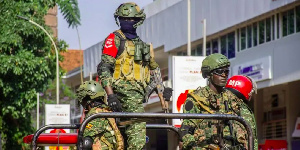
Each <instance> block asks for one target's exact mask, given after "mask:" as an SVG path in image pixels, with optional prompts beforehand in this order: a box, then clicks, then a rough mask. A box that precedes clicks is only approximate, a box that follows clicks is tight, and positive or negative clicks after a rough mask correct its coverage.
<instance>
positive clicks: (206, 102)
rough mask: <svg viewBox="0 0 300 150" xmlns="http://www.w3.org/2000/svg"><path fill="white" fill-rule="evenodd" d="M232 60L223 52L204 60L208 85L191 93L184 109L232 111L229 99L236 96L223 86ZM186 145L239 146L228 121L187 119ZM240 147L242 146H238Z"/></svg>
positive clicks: (184, 127)
mask: <svg viewBox="0 0 300 150" xmlns="http://www.w3.org/2000/svg"><path fill="white" fill-rule="evenodd" d="M229 66H230V62H229V60H228V59H227V57H226V56H224V55H222V54H217V53H216V54H211V55H209V56H207V57H206V58H205V59H204V60H203V61H202V67H201V71H202V76H203V78H208V82H209V83H208V86H205V87H199V88H197V89H196V90H195V91H193V92H191V93H189V94H188V96H187V99H186V101H185V104H184V106H183V112H184V113H200V114H216V113H219V114H225V113H231V112H230V109H228V108H227V107H230V106H229V105H228V104H227V102H228V101H230V99H232V97H230V96H229V95H226V93H225V92H224V90H223V87H224V86H225V84H226V81H227V78H228V73H229V69H228V68H229ZM180 135H181V140H182V141H183V145H182V147H183V149H197V150H198V149H218V148H229V149H233V148H235V147H234V146H233V145H236V144H235V143H233V141H232V140H224V137H225V136H229V137H232V138H234V137H233V136H234V135H233V134H232V132H231V129H230V126H229V125H228V123H227V121H219V120H204V119H184V120H183V123H182V125H181V128H180ZM236 147H238V146H236Z"/></svg>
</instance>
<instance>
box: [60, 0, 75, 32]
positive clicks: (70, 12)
mask: <svg viewBox="0 0 300 150" xmlns="http://www.w3.org/2000/svg"><path fill="white" fill-rule="evenodd" d="M57 3H58V5H59V6H60V10H61V13H62V14H63V16H64V19H66V20H67V22H69V27H72V28H74V27H78V25H80V11H79V8H78V1H77V0H61V1H59V2H57Z"/></svg>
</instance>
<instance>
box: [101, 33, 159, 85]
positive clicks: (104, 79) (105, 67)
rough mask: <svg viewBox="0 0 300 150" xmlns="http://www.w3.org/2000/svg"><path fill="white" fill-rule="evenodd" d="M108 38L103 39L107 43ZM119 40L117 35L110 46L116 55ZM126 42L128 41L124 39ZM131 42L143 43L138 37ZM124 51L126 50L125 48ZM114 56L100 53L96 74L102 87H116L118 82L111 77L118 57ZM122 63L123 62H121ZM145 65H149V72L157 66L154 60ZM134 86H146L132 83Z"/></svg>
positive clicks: (119, 44)
mask: <svg viewBox="0 0 300 150" xmlns="http://www.w3.org/2000/svg"><path fill="white" fill-rule="evenodd" d="M108 38H109V37H107V38H106V39H105V41H107V39H108ZM121 40H122V39H121V38H120V37H119V36H117V35H115V36H114V38H113V40H111V41H113V44H112V45H110V46H112V47H115V48H116V49H117V54H118V52H119V50H120V46H122V45H121ZM126 40H128V39H126ZM133 40H136V41H140V42H142V43H144V42H143V41H141V39H140V38H139V37H137V38H136V39H133ZM105 46H106V45H105V43H103V45H102V50H104V48H105ZM126 46H127V45H126V44H125V45H124V47H126ZM125 49H126V48H125ZM125 51H126V50H124V51H123V52H122V53H124V52H125ZM117 54H116V57H113V56H111V55H108V54H104V53H103V52H102V55H101V62H100V63H99V65H98V67H97V73H98V75H99V78H100V80H101V84H102V86H103V87H106V86H112V87H113V86H116V85H117V84H118V83H117V82H118V81H115V79H114V77H113V74H114V71H115V67H116V61H117V58H118V55H117ZM122 63H124V62H122ZM145 65H149V67H150V69H151V70H154V69H156V68H157V67H159V66H158V64H157V63H156V62H155V60H154V58H151V59H150V62H149V63H148V64H145ZM149 76H150V72H149ZM132 84H133V85H134V86H138V87H141V88H142V89H144V88H145V86H147V85H143V84H141V83H132Z"/></svg>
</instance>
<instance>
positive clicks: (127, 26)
mask: <svg viewBox="0 0 300 150" xmlns="http://www.w3.org/2000/svg"><path fill="white" fill-rule="evenodd" d="M119 22H120V26H121V31H122V32H123V33H124V35H125V36H126V38H128V39H130V40H131V39H134V38H136V37H138V36H137V33H136V28H134V27H133V25H134V24H136V23H137V21H126V20H122V19H119Z"/></svg>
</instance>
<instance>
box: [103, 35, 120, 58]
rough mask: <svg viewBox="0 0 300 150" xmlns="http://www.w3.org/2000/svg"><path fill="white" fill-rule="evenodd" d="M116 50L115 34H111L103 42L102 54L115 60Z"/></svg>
mask: <svg viewBox="0 0 300 150" xmlns="http://www.w3.org/2000/svg"><path fill="white" fill-rule="evenodd" d="M117 53H118V49H117V47H116V44H115V34H113V33H111V34H110V35H109V36H108V37H107V38H106V40H105V42H104V46H103V54H106V55H109V56H112V57H114V58H116V56H117Z"/></svg>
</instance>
